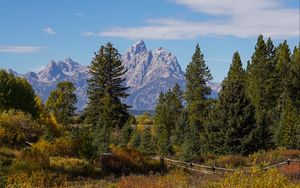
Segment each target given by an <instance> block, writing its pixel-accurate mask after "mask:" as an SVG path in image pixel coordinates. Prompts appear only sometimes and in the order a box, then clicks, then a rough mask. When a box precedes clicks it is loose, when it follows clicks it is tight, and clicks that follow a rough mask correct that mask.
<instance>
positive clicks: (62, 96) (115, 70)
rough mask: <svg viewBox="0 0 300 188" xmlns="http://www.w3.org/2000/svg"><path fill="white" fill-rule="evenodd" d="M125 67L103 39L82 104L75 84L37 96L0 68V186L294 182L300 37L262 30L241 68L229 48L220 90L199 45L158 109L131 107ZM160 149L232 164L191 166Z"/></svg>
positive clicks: (299, 135)
mask: <svg viewBox="0 0 300 188" xmlns="http://www.w3.org/2000/svg"><path fill="white" fill-rule="evenodd" d="M125 73H126V69H125V68H124V66H123V64H122V61H121V58H120V54H119V52H118V50H117V49H116V48H115V47H114V46H113V44H112V43H110V42H108V43H107V44H105V45H103V46H101V47H100V49H99V51H97V53H95V56H94V58H93V59H92V61H91V64H90V66H89V74H90V78H89V79H88V80H87V82H88V89H87V95H88V99H89V100H88V104H87V106H86V107H85V110H84V112H82V113H78V112H77V109H76V107H75V105H76V102H77V97H76V95H75V91H76V88H75V87H74V85H73V83H71V82H68V81H64V82H60V83H59V84H57V88H56V89H55V90H53V91H52V92H51V93H50V96H49V98H48V99H47V101H44V102H43V101H42V99H41V98H40V97H39V96H37V95H36V94H35V92H34V90H33V88H32V86H31V85H30V84H29V83H28V82H27V80H25V79H24V78H21V77H17V76H15V75H13V74H12V73H9V72H7V71H6V70H0V187H128V188H129V187H297V186H299V184H300V163H299V159H300V43H299V45H298V46H295V47H293V48H291V47H290V46H289V45H288V43H287V41H283V42H282V43H280V44H278V45H277V46H275V45H274V43H273V41H272V39H271V38H267V39H266V38H264V37H263V36H262V35H260V36H259V37H258V38H257V42H256V45H255V47H254V50H253V54H252V56H251V59H250V60H249V61H248V62H247V66H246V67H243V64H242V62H241V57H240V54H239V52H235V53H234V54H233V56H232V62H231V65H230V68H229V70H228V74H227V77H226V78H225V79H224V80H223V82H222V89H221V91H220V92H219V97H218V98H217V99H212V98H209V97H208V96H209V95H210V93H211V88H210V87H209V86H208V85H207V83H208V82H209V81H212V79H213V78H212V75H211V73H210V69H209V67H208V66H207V65H206V63H205V57H204V54H203V53H202V52H201V49H200V45H199V44H197V45H196V47H195V51H194V52H193V55H192V57H191V60H190V63H189V64H188V66H187V68H186V71H185V79H186V89H185V90H183V89H182V88H180V86H179V85H178V84H175V85H174V87H173V88H171V89H169V90H168V91H167V92H166V93H161V94H160V95H159V98H158V102H157V105H156V108H155V113H154V115H150V114H148V113H144V114H143V115H139V116H134V115H132V114H130V113H129V109H130V106H128V105H127V104H125V103H123V99H124V98H126V97H128V96H129V94H128V89H129V88H128V87H126V86H125V85H124V84H123V83H124V80H125V78H124V74H125ZM164 158H166V159H172V160H178V161H181V162H186V163H190V164H191V166H192V164H193V163H195V164H202V165H208V166H218V167H223V168H226V169H234V172H231V171H229V172H218V173H213V174H211V173H208V174H204V173H199V172H193V171H191V170H189V169H188V168H187V167H186V168H180V166H174V165H171V164H170V163H168V162H167V161H166V160H164ZM290 159H291V160H295V162H292V163H291V164H290V163H288V165H283V166H280V167H278V168H277V167H275V168H270V169H268V170H266V169H265V167H267V166H270V165H273V164H277V163H280V162H283V161H286V160H290ZM297 161H298V162H297Z"/></svg>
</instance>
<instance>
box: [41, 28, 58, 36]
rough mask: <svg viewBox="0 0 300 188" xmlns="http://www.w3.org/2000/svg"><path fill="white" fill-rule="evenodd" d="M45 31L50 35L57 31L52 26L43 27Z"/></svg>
mask: <svg viewBox="0 0 300 188" xmlns="http://www.w3.org/2000/svg"><path fill="white" fill-rule="evenodd" d="M43 31H44V32H45V33H46V34H48V35H55V34H56V32H55V31H54V30H53V29H52V28H51V27H46V28H43Z"/></svg>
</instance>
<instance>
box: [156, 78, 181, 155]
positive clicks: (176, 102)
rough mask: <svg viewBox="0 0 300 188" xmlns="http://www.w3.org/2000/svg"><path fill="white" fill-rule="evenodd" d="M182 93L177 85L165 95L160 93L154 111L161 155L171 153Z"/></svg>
mask: <svg viewBox="0 0 300 188" xmlns="http://www.w3.org/2000/svg"><path fill="white" fill-rule="evenodd" d="M182 95H183V92H182V91H181V89H180V86H179V85H178V84H175V85H174V87H173V89H172V90H169V91H168V92H167V93H165V94H163V93H161V94H160V96H159V100H158V103H157V105H156V108H155V111H156V114H155V117H154V120H155V124H156V125H157V137H158V140H157V141H158V151H159V153H160V154H161V155H167V154H169V153H171V152H172V139H173V137H174V130H175V126H176V122H177V121H178V118H179V117H180V114H181V112H182V109H183V105H182Z"/></svg>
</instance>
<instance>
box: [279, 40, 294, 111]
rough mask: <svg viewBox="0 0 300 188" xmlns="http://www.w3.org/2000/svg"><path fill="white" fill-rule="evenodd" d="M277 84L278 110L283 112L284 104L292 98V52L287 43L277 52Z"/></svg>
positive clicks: (280, 46)
mask: <svg viewBox="0 0 300 188" xmlns="http://www.w3.org/2000/svg"><path fill="white" fill-rule="evenodd" d="M276 57H277V64H276V78H277V79H276V83H277V88H278V89H277V92H278V99H277V101H278V110H279V112H282V108H283V103H285V100H286V99H287V98H289V97H290V96H291V92H290V90H291V76H289V75H291V72H292V71H291V52H290V49H289V46H288V44H287V41H286V40H285V41H284V42H283V43H281V44H279V46H278V48H277V50H276Z"/></svg>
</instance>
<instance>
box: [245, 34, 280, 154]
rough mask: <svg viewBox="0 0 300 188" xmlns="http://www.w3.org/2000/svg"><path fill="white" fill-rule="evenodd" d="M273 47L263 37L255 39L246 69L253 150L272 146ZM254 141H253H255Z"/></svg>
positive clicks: (274, 88)
mask: <svg viewBox="0 0 300 188" xmlns="http://www.w3.org/2000/svg"><path fill="white" fill-rule="evenodd" d="M273 48H274V46H273V45H272V42H271V39H269V40H268V42H267V44H266V43H265V41H264V39H263V36H262V35H260V36H259V37H258V39H257V43H256V46H255V52H254V53H253V55H252V57H251V63H250V64H249V66H248V68H247V79H246V86H247V87H246V91H247V96H248V97H249V99H250V101H251V103H252V105H253V106H254V107H255V117H256V130H255V134H252V135H253V137H252V136H251V139H250V140H252V139H254V137H256V138H255V139H256V141H257V142H256V144H255V146H254V148H253V149H254V151H255V150H260V149H267V148H268V147H271V146H272V142H273V140H272V139H273V136H272V135H273V134H274V130H275V127H276V123H277V121H278V120H277V119H276V118H277V117H276V115H274V111H275V107H276V105H277V96H278V92H277V91H276V90H277V88H276V87H274V82H275V80H274V76H275V65H276V62H274V54H273V53H274V50H273ZM275 114H276V113H275ZM255 139H254V140H255Z"/></svg>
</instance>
